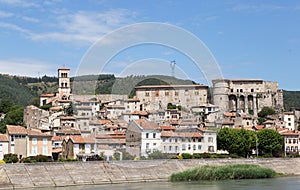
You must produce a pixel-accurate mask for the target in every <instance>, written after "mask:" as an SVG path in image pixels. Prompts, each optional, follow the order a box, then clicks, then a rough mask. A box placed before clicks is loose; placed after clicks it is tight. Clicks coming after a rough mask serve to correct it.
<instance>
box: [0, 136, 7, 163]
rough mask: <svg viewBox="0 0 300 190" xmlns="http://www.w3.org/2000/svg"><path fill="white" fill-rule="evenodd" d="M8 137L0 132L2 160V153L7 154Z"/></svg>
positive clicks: (1, 158)
mask: <svg viewBox="0 0 300 190" xmlns="http://www.w3.org/2000/svg"><path fill="white" fill-rule="evenodd" d="M8 142H9V141H8V138H7V135H5V134H0V160H3V158H4V155H5V154H8Z"/></svg>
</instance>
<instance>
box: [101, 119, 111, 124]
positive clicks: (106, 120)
mask: <svg viewBox="0 0 300 190" xmlns="http://www.w3.org/2000/svg"><path fill="white" fill-rule="evenodd" d="M99 123H100V124H101V125H105V124H109V123H111V120H109V119H102V120H99Z"/></svg>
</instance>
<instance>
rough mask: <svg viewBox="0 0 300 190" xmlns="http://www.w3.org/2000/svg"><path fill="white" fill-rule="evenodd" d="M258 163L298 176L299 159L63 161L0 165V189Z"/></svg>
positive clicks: (152, 177) (156, 177)
mask: <svg viewBox="0 0 300 190" xmlns="http://www.w3.org/2000/svg"><path fill="white" fill-rule="evenodd" d="M225 164H257V165H261V166H264V167H269V168H272V169H274V170H275V171H276V172H280V173H285V174H295V175H299V174H300V168H299V167H295V166H298V165H299V164H300V158H290V159H281V158H279V159H199V160H155V161H115V162H109V163H107V162H65V163H37V164H4V165H0V189H13V188H31V187H55V186H71V185H87V184H112V183H125V182H126V183H127V182H147V181H167V180H168V178H169V176H170V175H171V174H172V173H174V172H179V171H183V170H186V169H189V168H193V167H195V166H199V165H225Z"/></svg>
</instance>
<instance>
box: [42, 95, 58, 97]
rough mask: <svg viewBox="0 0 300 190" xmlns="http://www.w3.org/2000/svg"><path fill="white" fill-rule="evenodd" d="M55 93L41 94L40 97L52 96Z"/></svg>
mask: <svg viewBox="0 0 300 190" xmlns="http://www.w3.org/2000/svg"><path fill="white" fill-rule="evenodd" d="M54 96H55V94H42V95H41V97H54Z"/></svg>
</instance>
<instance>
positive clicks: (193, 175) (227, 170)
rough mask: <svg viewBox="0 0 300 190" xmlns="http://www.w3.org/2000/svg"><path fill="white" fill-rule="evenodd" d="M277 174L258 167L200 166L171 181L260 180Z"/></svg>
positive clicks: (177, 174)
mask: <svg viewBox="0 0 300 190" xmlns="http://www.w3.org/2000/svg"><path fill="white" fill-rule="evenodd" d="M275 176H276V172H275V171H274V170H272V169H270V168H264V167H261V166H258V165H250V164H236V165H224V166H200V167H197V168H193V169H190V170H186V171H183V172H179V173H174V174H172V175H171V177H170V180H171V181H173V182H175V181H199V180H228V179H260V178H272V177H275Z"/></svg>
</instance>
